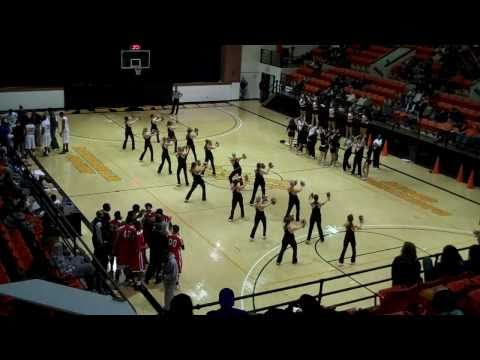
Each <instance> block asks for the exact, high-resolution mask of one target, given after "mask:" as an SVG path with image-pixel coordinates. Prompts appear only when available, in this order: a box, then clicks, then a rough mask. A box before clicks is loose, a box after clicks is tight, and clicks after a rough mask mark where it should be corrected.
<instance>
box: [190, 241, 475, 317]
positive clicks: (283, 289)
mask: <svg viewBox="0 0 480 360" xmlns="http://www.w3.org/2000/svg"><path fill="white" fill-rule="evenodd" d="M316 244H318V241H317V243H316ZM316 244H315V249H316ZM468 249H469V247H463V248H460V249H458V250H459V251H465V250H468ZM440 256H441V253H436V254H432V255H428V256H424V257H420V258H418V260H419V261H421V260H423V259H425V258H434V263H437V261H438V258H439V257H440ZM275 257H276V255H275V256H274V257H272V259H274V258H275ZM391 267H392V265H391V264H388V265H382V266H377V267H374V268H370V269H365V270H359V271H354V272H351V273H345V274H342V275H336V276H331V277H327V278H323V279H318V280H313V281H307V282H303V283H300V284H296V285H290V286H284V287H280V288H276V289H272V290H265V291H260V292H255V293H252V294H248V295H244V296H239V297H236V298H235V301H241V300H247V299H251V300H252V307H253V309H252V310H250V311H249V312H250V313H259V312H263V311H266V310H269V309H274V308H279V307H285V306H290V305H294V304H296V303H297V302H298V299H296V300H289V301H285V302H281V303H274V304H271V305H268V306H264V307H260V308H257V307H256V306H255V298H257V297H262V296H267V295H271V294H278V293H284V292H286V291H290V290H292V289H299V288H306V287H309V286H312V285H318V294H317V295H315V296H314V297H315V299H316V300H317V301H318V303H319V304H321V302H322V299H324V298H325V297H327V296H332V295H337V294H342V293H346V292H348V291H352V290H356V289H361V288H365V289H367V290H368V291H370V292H371V293H372V294H371V295H368V296H362V297H359V298H355V299H352V300H348V301H344V302H341V303H335V304H333V305H330V306H328V307H329V308H337V307H341V306H345V305H350V304H354V303H358V302H361V301H365V300H370V299H373V302H374V306H376V305H377V299H378V293H377V292H375V291H372V290H370V289H368V287H369V286H372V285H378V284H382V283H386V282H390V281H392V278H391V277H388V278H385V279H380V280H375V281H370V282H367V283H358V285H355V286H350V287H347V288H342V289H338V290H332V291H327V292H324V288H325V285H326V284H328V283H329V282H332V281H335V280H339V279H344V278H352V277H353V276H355V275H360V274H366V273H370V272H374V271H379V270H384V269H391ZM421 273H422V274H423V273H424V270H423V269H422V270H421ZM213 306H219V302H209V303H205V304H198V305H195V306H194V309H196V310H199V309H203V308H207V307H213Z"/></svg>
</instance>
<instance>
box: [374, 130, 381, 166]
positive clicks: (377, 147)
mask: <svg viewBox="0 0 480 360" xmlns="http://www.w3.org/2000/svg"><path fill="white" fill-rule="evenodd" d="M382 145H383V140H382V135H378V136H377V138H376V139H375V140H374V141H373V167H374V168H377V169H378V168H380V152H381V150H382Z"/></svg>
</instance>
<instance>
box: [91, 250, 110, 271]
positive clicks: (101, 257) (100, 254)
mask: <svg viewBox="0 0 480 360" xmlns="http://www.w3.org/2000/svg"><path fill="white" fill-rule="evenodd" d="M93 255H94V256H95V257H96V258H97V260H98V261H99V263H100V264H101V265H102V266H103V268H104V269H105V271H107V270H108V251H107V248H106V247H98V248H96V249H94V251H93Z"/></svg>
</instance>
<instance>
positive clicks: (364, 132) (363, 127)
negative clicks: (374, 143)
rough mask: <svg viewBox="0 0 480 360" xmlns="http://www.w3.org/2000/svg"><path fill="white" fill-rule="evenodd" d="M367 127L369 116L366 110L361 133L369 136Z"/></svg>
mask: <svg viewBox="0 0 480 360" xmlns="http://www.w3.org/2000/svg"><path fill="white" fill-rule="evenodd" d="M367 129H368V117H367V114H366V112H365V111H364V112H363V114H362V117H361V120H360V135H362V136H367Z"/></svg>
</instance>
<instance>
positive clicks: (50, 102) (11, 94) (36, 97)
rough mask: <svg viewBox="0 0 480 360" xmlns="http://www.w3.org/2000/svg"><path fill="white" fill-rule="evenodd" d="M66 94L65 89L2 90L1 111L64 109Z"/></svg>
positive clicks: (0, 98)
mask: <svg viewBox="0 0 480 360" xmlns="http://www.w3.org/2000/svg"><path fill="white" fill-rule="evenodd" d="M64 98H65V94H64V91H63V89H38V90H25V89H23V90H14V89H12V90H9V91H0V111H8V110H9V109H14V110H15V109H18V107H19V105H22V106H23V107H24V108H25V109H47V108H53V109H63V108H64V106H65V102H64Z"/></svg>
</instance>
